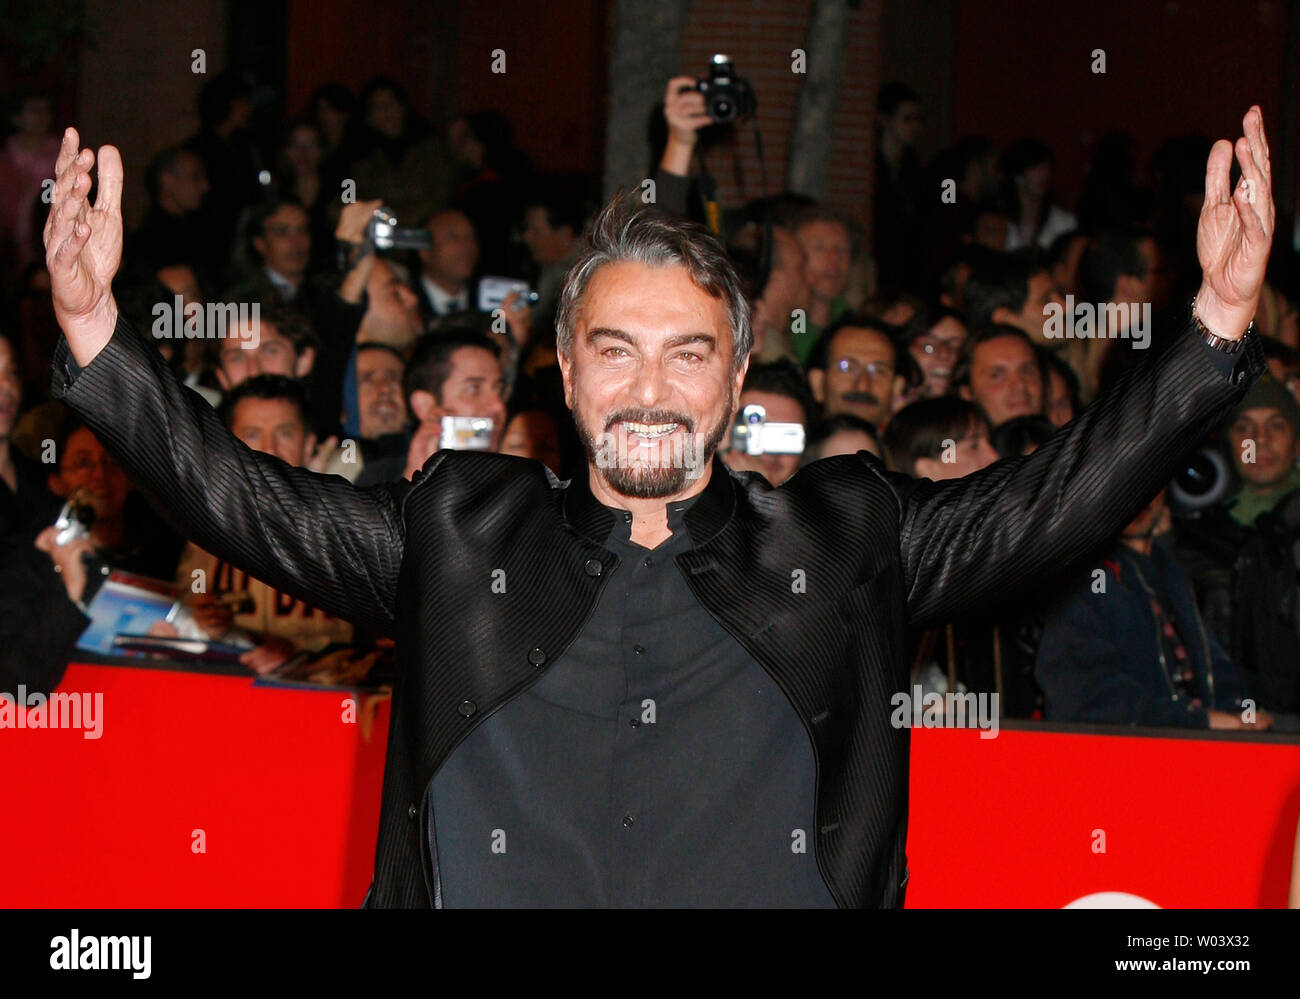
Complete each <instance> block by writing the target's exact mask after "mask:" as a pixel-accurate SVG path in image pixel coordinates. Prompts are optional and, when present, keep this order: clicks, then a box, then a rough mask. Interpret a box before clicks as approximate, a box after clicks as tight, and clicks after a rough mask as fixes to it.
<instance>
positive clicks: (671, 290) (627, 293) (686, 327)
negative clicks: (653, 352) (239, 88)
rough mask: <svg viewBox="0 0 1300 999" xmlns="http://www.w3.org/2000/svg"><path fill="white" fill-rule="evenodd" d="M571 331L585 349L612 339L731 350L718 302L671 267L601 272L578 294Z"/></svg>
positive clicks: (629, 264)
mask: <svg viewBox="0 0 1300 999" xmlns="http://www.w3.org/2000/svg"><path fill="white" fill-rule="evenodd" d="M574 326H575V332H576V334H577V338H578V340H579V342H582V343H586V344H592V343H594V342H595V340H596V339H597V338H598V337H610V336H613V337H615V338H618V339H624V340H626V341H627V342H629V343H633V344H639V345H642V346H646V345H650V344H657V345H662V346H667V347H671V346H676V345H678V341H682V340H683V338H688V339H692V340H694V341H695V342H700V343H704V342H707V343H708V344H709V346H711V347H712V348H713V349H715V350H721V351H729V350H730V349H731V324H730V321H729V319H728V316H727V309H726V303H725V301H724V300H723V298H722V297H721V296H717V297H715V296H713V295H711V294H710V293H709V292H708V291H706V290H705V289H703V288H701V287H699V286H698V285H697V284H695V282H694V281H693V280H692V279H691V276H690V272H689V271H688V270H687V269H686V268H685V267H682V266H680V265H674V264H666V265H664V266H662V267H655V266H650V265H648V264H642V263H638V262H634V261H618V262H616V263H609V264H605V265H604V266H603V267H600V268H599V269H598V270H596V272H595V273H594V274H592V276H591V278H590V280H589V281H588V282H587V287H586V288H585V289H584V291H583V295H582V300H581V303H580V308H579V309H578V314H577V321H576V322H575V324H574ZM683 342H684V341H683Z"/></svg>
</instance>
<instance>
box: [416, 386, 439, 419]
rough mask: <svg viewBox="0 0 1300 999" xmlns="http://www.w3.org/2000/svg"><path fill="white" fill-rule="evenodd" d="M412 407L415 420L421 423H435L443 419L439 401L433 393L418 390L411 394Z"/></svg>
mask: <svg viewBox="0 0 1300 999" xmlns="http://www.w3.org/2000/svg"><path fill="white" fill-rule="evenodd" d="M410 406H411V412H412V413H414V414H415V419H416V420H417V421H418V422H420V423H433V422H434V421H436V420H440V419H442V412H441V410H440V409H439V407H438V400H437V399H435V398H434V397H433V393H432V392H426V391H425V390H424V389H416V390H415V391H414V392H412V393H411V399H410Z"/></svg>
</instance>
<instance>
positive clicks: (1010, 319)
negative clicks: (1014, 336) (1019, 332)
mask: <svg viewBox="0 0 1300 999" xmlns="http://www.w3.org/2000/svg"><path fill="white" fill-rule="evenodd" d="M1019 318H1020V316H1018V315H1017V314H1016V313H1014V312H1012V311H1011V310H1010V309H1008V308H1007V307H1006V306H1005V305H999V306H998V307H997V308H996V309H994V310H993V313H992V315H990V316H989V321H990V322H994V323H1006V325H1008V326H1019V325H1020V323H1019V322H1017V320H1018V319H1019Z"/></svg>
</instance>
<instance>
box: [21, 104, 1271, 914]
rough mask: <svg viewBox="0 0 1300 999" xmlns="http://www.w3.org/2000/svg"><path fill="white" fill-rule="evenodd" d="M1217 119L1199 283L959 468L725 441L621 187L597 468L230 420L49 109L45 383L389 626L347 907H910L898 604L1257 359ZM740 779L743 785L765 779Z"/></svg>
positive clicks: (567, 308)
mask: <svg viewBox="0 0 1300 999" xmlns="http://www.w3.org/2000/svg"><path fill="white" fill-rule="evenodd" d="M1245 125H1246V131H1247V135H1248V136H1249V139H1241V140H1240V141H1239V143H1238V148H1237V153H1238V160H1239V161H1240V162H1241V163H1242V168H1243V171H1244V177H1245V178H1246V180H1247V181H1248V183H1247V184H1245V185H1243V187H1242V188H1241V189H1239V190H1238V191H1237V192H1236V194H1235V196H1234V195H1231V194H1230V192H1229V186H1228V177H1229V168H1230V165H1231V159H1232V156H1231V147H1230V145H1229V144H1228V143H1226V142H1221V143H1219V144H1218V145H1217V146H1216V147H1215V148H1214V150H1213V151H1212V153H1211V156H1210V161H1209V166H1208V170H1207V177H1206V191H1207V195H1206V204H1205V208H1204V211H1203V214H1202V218H1201V227H1200V233H1199V239H1200V250H1201V259H1202V263H1203V266H1204V282H1203V284H1202V287H1201V291H1200V294H1199V297H1198V300H1197V304H1196V310H1195V313H1194V315H1192V316H1189V321H1188V325H1187V327H1186V329H1184V330H1183V331H1182V335H1180V336H1179V337H1178V338H1177V341H1176V342H1175V343H1174V344H1173V345H1172V346H1171V347H1170V348H1169V349H1168V350H1167V351H1165V352H1164V353H1163V354H1162V355H1161V356H1160V357H1159V358H1158V359H1157V360H1156V361H1152V362H1148V363H1147V364H1144V365H1142V366H1140V368H1139V370H1138V371H1136V372H1135V373H1134V374H1133V375H1132V376H1130V377H1126V378H1125V379H1124V380H1122V381H1121V382H1120V383H1119V385H1118V386H1117V387H1116V389H1115V390H1114V391H1113V392H1111V393H1110V394H1108V395H1107V396H1106V397H1105V398H1104V399H1102V400H1099V401H1098V402H1097V403H1096V404H1094V405H1093V406H1092V407H1091V408H1090V409H1089V410H1088V411H1087V413H1085V414H1084V415H1083V416H1082V417H1081V418H1080V419H1077V420H1075V421H1074V422H1073V423H1071V424H1070V425H1069V426H1067V427H1065V428H1063V429H1062V431H1061V432H1060V433H1059V434H1058V435H1057V436H1056V437H1054V438H1052V440H1050V441H1048V442H1047V443H1046V444H1044V445H1043V447H1042V448H1040V449H1039V450H1038V451H1037V452H1036V453H1035V454H1033V455H1031V456H1029V457H1027V458H1024V459H1019V460H1012V461H1007V462H1000V463H999V464H997V465H995V466H993V467H992V468H988V469H985V470H984V471H982V472H980V473H977V474H975V475H972V476H970V477H968V478H966V479H963V480H959V481H956V482H948V483H933V482H928V481H920V482H918V481H914V480H910V479H904V478H902V477H899V476H896V475H893V474H890V473H888V472H886V471H885V470H884V468H883V467H882V466H881V465H880V464H879V462H878V461H877V460H876V459H875V458H874V457H872V456H870V455H866V454H865V453H864V454H859V455H854V456H845V457H839V458H834V459H827V460H825V461H821V462H815V463H814V464H812V465H809V466H807V467H806V468H804V469H802V470H800V471H799V472H798V473H797V474H796V475H794V476H793V477H792V478H791V479H790V480H789V481H788V482H787V483H786V484H785V485H783V486H782V487H780V488H778V489H774V488H772V487H771V486H770V485H769V484H768V483H767V482H766V480H764V479H762V478H761V477H759V476H757V475H755V474H752V473H748V474H745V475H738V476H732V475H731V474H730V473H728V471H727V470H726V468H725V466H723V465H722V464H721V462H720V461H718V460H717V458H716V456H715V454H714V452H715V450H716V447H717V444H718V442H719V440H720V439H721V437H722V435H723V434H724V433H725V432H726V430H727V428H728V427H729V426H730V424H731V421H732V418H733V416H734V413H735V406H736V401H737V398H738V395H739V391H740V387H741V384H742V383H743V380H744V376H745V371H746V368H747V362H748V351H749V346H750V341H751V334H750V328H749V313H748V309H747V307H746V303H745V297H744V292H743V289H742V287H741V284H740V281H739V279H738V277H737V275H736V272H735V269H734V268H733V267H732V266H731V264H730V262H729V261H728V260H727V258H726V257H725V256H724V255H723V254H722V252H721V249H720V247H719V246H718V244H717V243H716V241H715V240H713V239H712V238H711V237H709V236H708V235H707V234H705V233H704V232H702V231H701V230H699V229H698V228H696V227H693V226H690V225H687V224H683V223H681V222H677V221H675V220H672V219H670V218H667V217H665V216H663V215H662V214H660V213H658V212H657V211H654V210H652V209H646V208H645V207H644V206H642V205H640V204H639V202H632V203H628V202H617V201H616V202H615V203H613V204H612V205H611V206H609V207H608V208H607V209H606V210H605V211H604V212H603V213H602V214H601V216H600V217H599V218H598V219H597V220H596V222H595V223H594V225H593V227H592V231H591V233H590V234H589V236H588V242H589V245H588V247H587V249H586V251H585V252H584V254H583V256H582V258H581V259H580V260H579V262H578V263H577V264H576V265H575V266H574V269H573V271H572V272H571V274H570V277H569V280H568V281H567V283H566V286H565V289H564V292H563V294H562V296H561V305H560V313H559V317H558V320H557V341H558V360H559V362H560V367H561V370H562V372H563V375H564V386H565V393H566V401H567V402H568V404H569V407H570V409H571V410H572V411H573V414H574V419H575V423H576V424H577V427H578V430H579V433H580V435H581V437H582V439H583V442H584V444H585V446H586V448H587V453H588V470H587V472H588V474H586V475H579V476H577V477H575V478H574V479H573V480H572V481H570V482H560V481H558V480H556V479H555V478H554V476H552V475H549V474H548V473H547V471H546V469H545V468H544V467H543V466H542V465H540V464H539V463H536V462H530V461H527V460H525V459H518V458H513V457H510V456H506V455H494V454H485V453H481V452H464V451H439V452H438V453H436V454H435V455H434V456H433V457H432V458H431V459H430V460H429V461H428V462H427V463H426V464H425V466H424V468H423V469H422V470H421V471H420V472H419V473H418V474H416V475H415V476H414V478H413V481H412V482H411V483H410V484H407V483H404V482H403V483H396V484H386V485H382V486H376V487H373V488H371V489H365V490H359V489H356V488H354V487H352V486H350V485H348V484H347V483H346V482H344V481H343V480H341V479H339V478H336V477H329V476H319V475H316V474H313V473H311V472H309V471H305V470H302V469H293V468H290V467H289V466H287V465H285V464H283V463H282V462H279V461H277V460H275V459H274V458H271V457H268V456H265V455H258V454H254V453H253V452H251V451H249V450H248V449H247V448H244V447H242V446H240V445H239V444H238V443H237V442H235V441H234V440H232V438H231V437H230V436H229V435H228V434H227V433H226V432H225V431H224V429H223V428H222V427H221V426H220V425H219V423H218V421H217V420H216V418H215V415H214V414H213V413H212V411H211V409H210V408H209V407H207V406H206V405H205V404H203V403H201V402H200V401H199V400H198V399H197V398H196V397H194V396H192V395H190V394H187V393H185V392H183V390H181V389H180V388H179V386H178V385H177V384H176V382H175V379H174V378H173V377H172V376H171V375H170V373H169V372H168V371H167V370H166V367H165V365H163V363H162V362H161V360H160V358H159V355H158V353H157V351H152V350H149V349H147V346H146V345H145V344H143V343H142V342H141V340H140V338H139V336H138V335H137V334H136V333H135V331H134V330H132V329H131V327H130V325H129V324H126V323H122V322H119V319H118V314H117V307H116V304H115V302H114V301H113V297H112V291H111V282H112V277H113V274H114V272H115V271H116V268H117V264H118V260H119V257H120V245H121V213H120V197H121V190H122V181H123V178H122V167H121V159H120V156H119V155H118V153H117V150H116V149H114V148H113V147H111V146H105V147H103V148H101V149H100V151H99V194H98V196H97V201H96V204H95V206H94V207H93V208H91V206H90V205H89V204H88V202H87V192H88V191H89V189H90V175H89V174H90V170H91V167H92V165H93V163H94V160H95V156H94V154H93V153H92V152H91V151H90V150H80V151H78V145H77V143H78V136H77V133H76V132H75V131H74V130H72V129H69V130H68V131H67V133H66V134H65V136H64V141H63V147H62V150H61V152H60V158H59V162H58V164H57V175H58V179H57V181H56V185H55V195H54V200H53V206H52V209H51V213H50V219H49V222H48V223H47V227H46V247H47V261H48V264H49V270H50V275H51V284H52V287H53V298H54V307H55V315H56V317H57V318H58V320H59V323H60V327H61V329H62V330H63V332H64V336H65V339H64V340H62V341H61V342H60V344H59V347H58V351H57V355H56V358H55V362H54V365H55V376H54V381H55V388H56V392H57V394H58V395H59V396H60V397H62V398H64V399H65V400H66V401H67V403H68V404H69V405H71V406H72V407H73V408H75V409H77V410H78V411H80V412H82V413H83V414H84V415H85V417H86V419H87V420H89V421H90V422H92V424H93V425H94V426H95V428H96V429H97V430H98V431H100V432H102V433H103V434H104V436H105V439H106V440H107V441H108V442H110V446H112V447H113V448H114V449H115V451H116V452H117V453H118V454H119V455H120V456H121V460H122V461H123V464H124V465H125V466H126V467H128V468H130V469H131V472H132V474H133V475H134V476H135V477H136V479H137V481H138V482H139V483H140V484H141V486H142V488H144V489H146V490H147V491H148V492H149V493H150V494H151V495H152V496H153V497H155V498H156V500H157V501H158V502H159V504H160V508H162V509H167V510H169V511H171V512H172V514H173V515H174V516H175V518H176V519H177V521H178V522H180V523H183V524H184V526H185V529H186V531H187V533H189V535H190V536H191V537H192V538H193V539H194V540H195V542H196V543H198V544H200V545H202V546H203V547H205V548H207V549H209V550H210V551H213V552H215V553H217V554H219V555H221V556H222V557H225V558H227V559H228V560H229V561H231V562H232V563H234V564H236V565H239V566H241V567H243V568H245V569H246V570H247V571H248V572H250V573H252V574H254V575H256V576H257V577H258V578H261V579H264V580H266V581H267V582H269V583H271V584H272V585H275V586H277V587H280V588H281V589H283V590H285V591H286V592H289V593H293V594H295V595H298V596H301V597H302V598H303V599H306V600H309V601H310V602H311V603H312V604H313V605H314V606H317V607H320V608H322V609H323V610H326V611H327V612H328V613H333V614H336V615H339V616H343V617H347V618H350V619H351V620H353V621H355V622H357V623H359V624H363V625H371V626H373V627H375V628H376V629H377V630H380V631H384V632H387V633H391V634H395V635H396V638H397V647H398V659H399V667H398V670H399V672H398V678H397V681H396V683H395V686H394V691H393V712H392V724H391V728H390V732H389V744H388V756H387V762H386V766H385V773H384V789H383V801H382V805H381V810H380V830H379V839H378V847H377V850H376V863H375V876H374V881H373V883H372V885H371V890H370V892H369V894H368V897H367V903H366V904H368V905H370V906H375V907H379V906H383V907H390V906H401V907H428V906H448V907H455V906H474V905H521V906H545V905H591V906H632V905H651V906H653V905H665V906H674V905H677V906H681V905H785V906H791V905H802V906H830V905H838V906H866V905H877V906H880V905H883V906H901V905H902V903H903V896H904V886H905V884H906V881H907V877H908V875H907V869H906V857H905V852H904V848H905V845H906V839H907V779H908V778H907V764H908V732H907V729H906V728H905V727H896V726H894V725H892V724H891V722H890V717H891V714H892V712H891V710H890V702H891V698H892V695H893V694H894V693H895V692H897V691H900V690H904V689H906V687H907V685H908V676H907V668H906V663H905V662H904V660H903V655H902V642H903V628H904V624H905V623H906V622H909V621H910V622H911V623H913V624H916V625H917V626H919V627H925V626H927V625H930V624H933V623H935V622H938V621H942V620H943V619H945V618H946V617H948V616H950V615H952V614H955V613H958V612H965V611H969V610H971V609H974V608H978V607H979V606H981V605H986V604H988V603H991V602H993V601H995V600H998V599H1003V598H1005V597H1006V596H1007V594H1008V592H1009V591H1011V590H1014V589H1015V588H1017V587H1022V586H1025V585H1026V584H1029V583H1030V582H1032V580H1033V579H1034V578H1035V577H1036V576H1037V575H1038V574H1040V573H1041V572H1042V570H1043V567H1044V566H1057V565H1059V564H1061V563H1068V562H1070V561H1073V560H1075V559H1078V558H1080V557H1081V556H1083V555H1084V554H1085V553H1087V552H1088V551H1089V550H1091V549H1092V548H1093V547H1094V546H1095V545H1096V544H1098V543H1100V542H1101V541H1103V540H1104V539H1105V538H1107V537H1110V536H1113V535H1114V534H1115V533H1116V532H1118V531H1119V529H1120V528H1121V527H1122V526H1123V525H1124V524H1125V523H1127V522H1128V521H1129V520H1130V519H1131V518H1132V516H1133V514H1134V512H1135V511H1136V510H1137V509H1139V508H1140V507H1141V506H1142V505H1143V504H1144V503H1146V502H1147V501H1148V500H1149V499H1150V497H1151V495H1152V494H1153V493H1155V492H1156V491H1157V490H1158V489H1159V487H1160V486H1161V485H1162V484H1163V482H1164V481H1165V480H1167V479H1168V477H1169V475H1170V474H1171V472H1172V459H1171V457H1170V456H1172V455H1177V454H1179V453H1181V452H1182V451H1184V450H1185V449H1186V448H1187V447H1188V446H1189V445H1190V444H1191V443H1192V442H1194V441H1196V440H1199V439H1200V438H1201V437H1202V436H1204V435H1205V434H1206V433H1207V432H1208V431H1209V430H1210V429H1211V428H1212V427H1213V426H1214V425H1215V424H1216V423H1217V421H1219V420H1220V419H1222V417H1223V415H1224V414H1225V413H1226V412H1227V411H1228V409H1229V408H1230V407H1231V406H1232V405H1233V404H1234V403H1235V401H1236V400H1237V399H1239V398H1240V396H1241V393H1242V392H1243V391H1244V390H1245V388H1246V387H1247V386H1248V385H1249V383H1250V382H1251V381H1252V380H1253V379H1254V378H1255V377H1256V376H1257V374H1258V372H1259V370H1260V369H1262V368H1263V366H1264V361H1263V358H1262V352H1261V350H1260V347H1259V343H1258V338H1257V337H1255V336H1254V335H1253V334H1252V333H1251V332H1250V331H1249V330H1248V326H1249V324H1250V321H1251V317H1252V316H1253V314H1254V311H1255V308H1256V303H1257V301H1258V297H1259V293H1260V287H1261V285H1262V282H1263V275H1264V267H1265V264H1266V262H1267V257H1268V248H1269V245H1270V239H1271V234H1272V229H1273V207H1272V199H1271V194H1270V188H1269V180H1268V169H1269V167H1268V151H1267V146H1266V145H1265V143H1264V136H1263V131H1262V126H1261V117H1260V113H1259V111H1258V109H1257V108H1252V109H1251V111H1250V112H1249V113H1248V114H1247V116H1246V119H1245ZM759 802H761V805H759V804H757V803H759Z"/></svg>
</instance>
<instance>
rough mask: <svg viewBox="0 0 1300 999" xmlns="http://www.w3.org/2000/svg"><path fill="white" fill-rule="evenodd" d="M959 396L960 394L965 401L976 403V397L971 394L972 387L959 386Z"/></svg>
mask: <svg viewBox="0 0 1300 999" xmlns="http://www.w3.org/2000/svg"><path fill="white" fill-rule="evenodd" d="M957 394H958V395H959V396H961V398H963V399H965V400H966V401H967V402H974V401H975V397H974V396H973V395H971V392H970V386H969V385H959V386H957Z"/></svg>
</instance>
